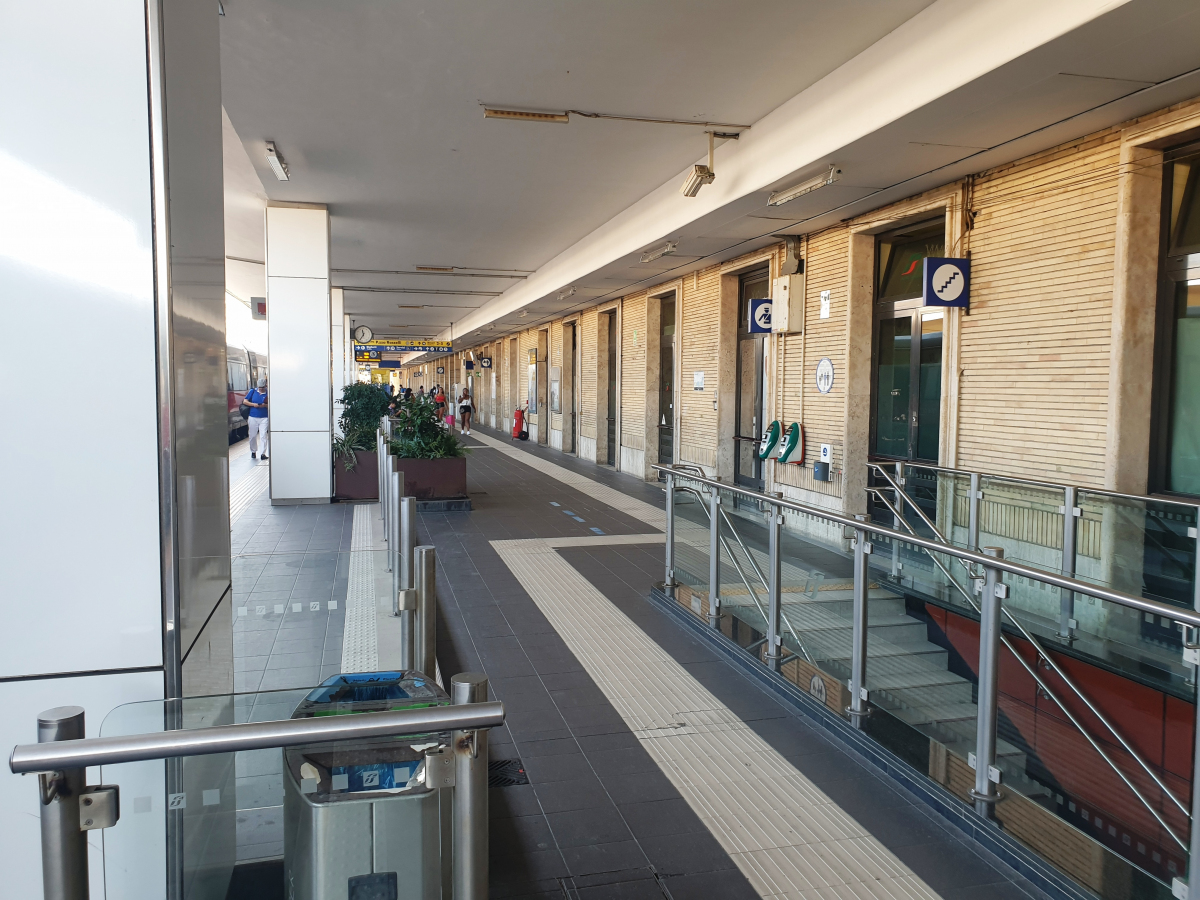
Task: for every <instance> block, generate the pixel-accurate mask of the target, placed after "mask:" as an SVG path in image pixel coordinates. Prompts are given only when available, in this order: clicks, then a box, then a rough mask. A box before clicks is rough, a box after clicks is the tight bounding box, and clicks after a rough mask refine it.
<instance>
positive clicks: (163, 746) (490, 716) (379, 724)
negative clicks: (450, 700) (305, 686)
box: [8, 700, 504, 775]
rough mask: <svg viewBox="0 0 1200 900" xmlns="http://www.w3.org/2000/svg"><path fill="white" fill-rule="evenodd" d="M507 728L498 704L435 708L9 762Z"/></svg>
mask: <svg viewBox="0 0 1200 900" xmlns="http://www.w3.org/2000/svg"><path fill="white" fill-rule="evenodd" d="M503 724H504V704H503V703H501V702H500V701H499V700H493V701H491V702H487V703H472V704H469V705H462V706H434V707H427V708H424V709H401V710H392V711H389V712H373V713H355V714H349V715H340V716H320V717H316V718H311V719H283V720H280V721H275V722H246V723H242V724H238V725H212V726H210V727H208V728H195V729H192V730H190V731H189V730H180V731H163V732H155V733H151V734H134V735H128V736H123V737H98V738H84V739H82V740H74V741H55V742H51V743H45V744H18V745H17V746H16V747H14V748H13V752H12V755H11V756H10V757H9V759H8V767H9V769H10V770H11V771H12V772H14V773H16V774H19V775H23V774H28V773H32V772H52V771H57V770H60V769H73V768H83V767H85V766H107V765H113V764H115V763H127V762H138V761H140V760H147V759H173V758H177V757H181V756H202V755H205V754H209V753H232V752H234V751H237V750H265V749H271V748H275V747H292V746H295V745H297V744H314V743H322V742H326V741H342V740H357V739H362V738H374V737H391V736H395V735H406V734H428V733H430V732H438V731H454V730H458V731H472V730H475V729H480V728H494V727H496V726H498V725H503Z"/></svg>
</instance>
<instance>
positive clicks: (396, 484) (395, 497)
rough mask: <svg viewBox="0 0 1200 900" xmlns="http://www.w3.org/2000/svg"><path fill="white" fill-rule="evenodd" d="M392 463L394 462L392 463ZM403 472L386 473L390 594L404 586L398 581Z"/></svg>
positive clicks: (394, 593)
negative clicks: (390, 574) (390, 576)
mask: <svg viewBox="0 0 1200 900" xmlns="http://www.w3.org/2000/svg"><path fill="white" fill-rule="evenodd" d="M393 464H394V463H393ZM403 479H404V474H403V473H401V472H397V471H396V470H395V469H394V468H393V469H392V471H391V472H389V473H388V542H387V570H388V571H389V572H391V573H392V596H393V597H395V596H396V592H397V591H399V590H400V588H402V587H404V585H403V584H401V583H400V492H401V490H403V488H402V485H403V484H404V481H403Z"/></svg>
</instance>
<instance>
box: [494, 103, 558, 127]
mask: <svg viewBox="0 0 1200 900" xmlns="http://www.w3.org/2000/svg"><path fill="white" fill-rule="evenodd" d="M483 116H484V118H485V119H513V120H515V121H518V122H563V123H565V122H570V121H571V117H570V116H569V115H567V114H566V113H565V112H562V113H544V112H525V111H524V110H519V109H491V108H490V107H487V106H485V107H484V108H483Z"/></svg>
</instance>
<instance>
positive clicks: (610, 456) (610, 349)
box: [604, 312, 617, 466]
mask: <svg viewBox="0 0 1200 900" xmlns="http://www.w3.org/2000/svg"><path fill="white" fill-rule="evenodd" d="M605 318H606V319H607V320H608V321H607V323H606V324H605V328H606V329H607V331H608V346H607V348H606V349H607V356H608V360H607V370H608V371H607V377H608V403H607V404H606V410H605V416H606V424H607V427H608V440H607V441H606V444H607V446H606V447H605V454H604V461H605V463H606V464H607V465H610V466H615V465H616V464H617V314H616V313H615V312H611V313H608V314H607V315H606V316H605Z"/></svg>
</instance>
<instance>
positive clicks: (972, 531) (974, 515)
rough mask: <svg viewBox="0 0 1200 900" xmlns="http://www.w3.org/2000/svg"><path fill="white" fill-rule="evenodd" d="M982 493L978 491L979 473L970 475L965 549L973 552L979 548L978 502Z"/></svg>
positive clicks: (981, 497)
mask: <svg viewBox="0 0 1200 900" xmlns="http://www.w3.org/2000/svg"><path fill="white" fill-rule="evenodd" d="M982 499H983V492H982V491H981V490H979V473H978V472H972V473H971V495H970V497H968V498H967V500H968V507H967V509H968V512H967V549H968V550H974V549H976V548H977V547H978V546H979V501H980V500H982Z"/></svg>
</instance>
